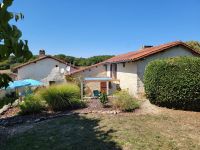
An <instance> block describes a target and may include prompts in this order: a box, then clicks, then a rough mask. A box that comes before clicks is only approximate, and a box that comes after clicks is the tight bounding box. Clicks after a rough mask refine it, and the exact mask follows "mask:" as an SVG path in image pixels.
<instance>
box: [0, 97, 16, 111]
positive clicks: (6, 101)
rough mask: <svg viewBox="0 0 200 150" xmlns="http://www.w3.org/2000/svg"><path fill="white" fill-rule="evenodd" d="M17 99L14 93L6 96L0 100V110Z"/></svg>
mask: <svg viewBox="0 0 200 150" xmlns="http://www.w3.org/2000/svg"><path fill="white" fill-rule="evenodd" d="M16 99H17V97H16V94H15V93H11V94H6V96H5V97H3V98H1V99H0V109H1V108H2V107H3V106H4V105H7V104H9V103H13V102H14V101H15V100H16Z"/></svg>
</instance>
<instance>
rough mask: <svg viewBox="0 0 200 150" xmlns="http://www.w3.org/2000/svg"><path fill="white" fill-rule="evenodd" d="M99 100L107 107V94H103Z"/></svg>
mask: <svg viewBox="0 0 200 150" xmlns="http://www.w3.org/2000/svg"><path fill="white" fill-rule="evenodd" d="M99 100H100V102H101V103H102V104H103V105H105V104H106V103H108V96H107V95H106V94H105V93H101V95H100V97H99Z"/></svg>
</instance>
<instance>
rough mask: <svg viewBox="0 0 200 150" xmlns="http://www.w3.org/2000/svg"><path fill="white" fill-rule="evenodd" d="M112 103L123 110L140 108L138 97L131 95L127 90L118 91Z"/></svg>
mask: <svg viewBox="0 0 200 150" xmlns="http://www.w3.org/2000/svg"><path fill="white" fill-rule="evenodd" d="M112 103H113V106H114V107H116V108H118V109H120V110H122V111H133V110H134V109H136V108H139V103H138V101H137V99H136V98H134V97H132V96H131V95H129V93H128V92H126V91H119V92H117V93H116V94H115V99H113V101H112Z"/></svg>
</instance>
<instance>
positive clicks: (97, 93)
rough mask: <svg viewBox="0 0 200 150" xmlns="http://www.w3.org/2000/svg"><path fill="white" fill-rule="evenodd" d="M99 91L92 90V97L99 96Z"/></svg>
mask: <svg viewBox="0 0 200 150" xmlns="http://www.w3.org/2000/svg"><path fill="white" fill-rule="evenodd" d="M99 96H100V92H99V91H98V90H93V97H94V98H99Z"/></svg>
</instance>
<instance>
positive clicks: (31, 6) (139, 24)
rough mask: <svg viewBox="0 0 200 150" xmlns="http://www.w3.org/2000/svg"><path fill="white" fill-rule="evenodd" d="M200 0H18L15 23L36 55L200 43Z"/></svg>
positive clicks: (116, 51) (83, 54)
mask: <svg viewBox="0 0 200 150" xmlns="http://www.w3.org/2000/svg"><path fill="white" fill-rule="evenodd" d="M199 6H200V0H14V3H13V6H12V7H10V9H9V10H10V11H13V12H22V13H23V14H24V16H25V19H24V20H21V21H18V22H17V23H16V22H14V24H16V25H17V26H18V28H19V29H20V30H21V31H22V33H23V36H22V39H24V40H25V39H27V40H28V41H29V47H30V50H31V51H32V52H33V54H38V51H39V50H40V49H45V50H46V53H47V54H51V55H55V54H65V55H72V56H76V57H90V56H94V55H118V54H121V53H126V52H129V51H135V50H138V49H140V48H141V47H142V45H159V44H163V43H167V42H171V41H176V40H182V41H189V40H197V41H200V11H199Z"/></svg>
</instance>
